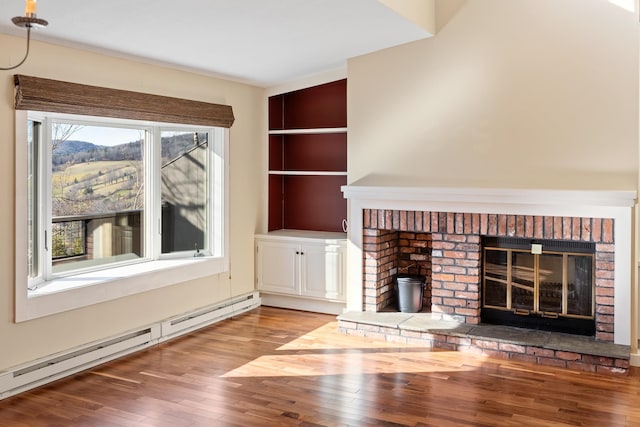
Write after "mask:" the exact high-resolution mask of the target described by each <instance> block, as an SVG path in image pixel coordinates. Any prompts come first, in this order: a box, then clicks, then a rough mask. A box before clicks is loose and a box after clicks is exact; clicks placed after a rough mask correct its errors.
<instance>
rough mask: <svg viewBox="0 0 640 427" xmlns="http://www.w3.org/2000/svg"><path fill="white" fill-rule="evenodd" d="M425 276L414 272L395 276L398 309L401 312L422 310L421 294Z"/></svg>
mask: <svg viewBox="0 0 640 427" xmlns="http://www.w3.org/2000/svg"><path fill="white" fill-rule="evenodd" d="M425 280H426V277H424V276H419V275H414V274H399V275H398V276H397V277H396V298H397V301H398V310H399V311H401V312H403V313H417V312H419V311H422V296H423V293H424V287H425Z"/></svg>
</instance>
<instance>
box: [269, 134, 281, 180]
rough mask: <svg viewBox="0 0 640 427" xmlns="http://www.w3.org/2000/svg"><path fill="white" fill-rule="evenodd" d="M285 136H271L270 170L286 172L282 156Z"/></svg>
mask: <svg viewBox="0 0 640 427" xmlns="http://www.w3.org/2000/svg"><path fill="white" fill-rule="evenodd" d="M283 136H284V135H269V170H270V171H281V170H284V169H283V168H284V163H283V161H284V157H283V156H282V154H283V153H282V149H283V140H284V138H283Z"/></svg>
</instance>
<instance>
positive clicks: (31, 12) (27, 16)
mask: <svg viewBox="0 0 640 427" xmlns="http://www.w3.org/2000/svg"><path fill="white" fill-rule="evenodd" d="M26 2H27V4H26V6H25V8H24V16H15V17H13V18H11V22H13V23H14V24H15V25H16V26H18V27H20V28H26V29H27V51H26V52H25V54H24V58H22V61H20V62H19V63H18V64H16V65H14V66H13V67H7V68H4V67H0V70H2V71H7V70H13V69H16V68H18V67H19V66H21V65H22V64H24V61H26V60H27V56H29V44H30V42H31V28H38V27H46V26H47V25H49V23H48V22H47V21H45V20H44V19H40V18H38V17H36V2H37V0H26Z"/></svg>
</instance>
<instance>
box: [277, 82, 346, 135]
mask: <svg viewBox="0 0 640 427" xmlns="http://www.w3.org/2000/svg"><path fill="white" fill-rule="evenodd" d="M278 97H281V99H282V108H281V110H279V111H280V112H281V114H283V117H282V128H284V129H313V128H339V127H346V126H347V80H346V79H343V80H338V81H335V82H331V83H326V84H323V85H318V86H313V87H310V88H307V89H301V90H297V91H294V92H289V93H286V94H283V95H278ZM278 97H271V98H270V99H269V109H270V110H269V126H271V124H272V123H274V124H275V123H276V122H277V120H276V119H277V118H276V117H275V116H274V117H273V118H272V116H271V108H274V109H277V100H276V99H275V98H278ZM272 103H273V105H272ZM282 111H284V113H282ZM270 128H271V127H270ZM271 129H281V127H276V128H271Z"/></svg>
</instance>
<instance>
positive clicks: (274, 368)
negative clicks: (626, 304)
mask: <svg viewBox="0 0 640 427" xmlns="http://www.w3.org/2000/svg"><path fill="white" fill-rule="evenodd" d="M336 330H337V323H336V320H335V317H334V316H328V315H321V314H315V313H307V312H298V311H290V310H281V309H274V308H268V307H262V308H259V309H257V310H254V311H252V312H250V313H247V314H243V315H239V316H237V317H236V318H234V319H232V320H226V321H223V322H220V323H218V324H216V325H213V326H210V327H207V328H205V329H202V330H200V331H197V332H195V333H192V334H190V335H188V336H185V337H182V338H179V339H176V340H173V341H170V342H167V343H164V344H161V345H158V346H156V347H154V348H151V349H148V350H146V351H143V352H141V353H138V354H135V355H132V356H129V357H126V358H123V359H120V360H117V361H113V362H110V363H108V364H105V365H102V366H100V367H98V368H94V369H93V370H91V371H87V372H84V373H81V374H78V375H74V376H73V377H69V378H67V379H64V380H60V381H58V382H56V383H53V384H50V385H48V386H45V387H41V388H39V389H36V390H32V391H29V392H26V393H23V394H21V395H18V396H14V397H11V398H8V399H5V400H3V401H0V426H12V427H14V426H20V427H21V426H28V427H37V426H114V427H122V426H172V427H174V426H379V425H382V426H638V425H640V374H639V373H638V371H637V370H636V369H632V370H631V373H630V374H629V376H607V375H596V374H589V373H581V372H575V371H568V370H560V369H556V368H551V367H543V366H535V365H528V364H520V363H515V362H507V361H503V360H492V359H488V358H485V357H481V356H477V355H472V354H462V353H453V352H447V351H429V350H426V349H422V348H415V347H411V346H407V345H398V344H390V343H385V342H381V341H372V340H370V339H365V338H359V337H351V336H344V335H340V334H338V333H337V331H336Z"/></svg>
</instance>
